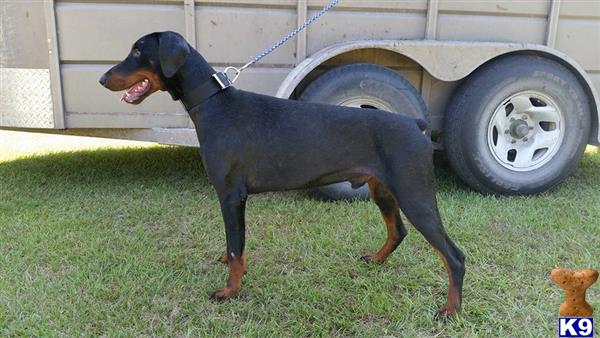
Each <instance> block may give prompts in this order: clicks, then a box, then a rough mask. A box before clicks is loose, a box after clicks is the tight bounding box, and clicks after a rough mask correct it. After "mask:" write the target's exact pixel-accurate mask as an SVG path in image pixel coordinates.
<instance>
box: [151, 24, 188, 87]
mask: <svg viewBox="0 0 600 338" xmlns="http://www.w3.org/2000/svg"><path fill="white" fill-rule="evenodd" d="M189 54H190V47H189V46H188V44H187V42H186V41H185V39H184V38H183V36H181V35H179V34H178V33H175V32H162V33H160V34H159V35H158V59H159V61H160V68H161V69H162V73H163V75H164V76H165V77H166V78H170V77H173V75H175V73H177V71H178V70H179V68H181V66H183V64H184V63H185V60H186V59H187V56H188V55H189Z"/></svg>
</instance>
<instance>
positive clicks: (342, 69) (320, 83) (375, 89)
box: [299, 63, 427, 200]
mask: <svg viewBox="0 0 600 338" xmlns="http://www.w3.org/2000/svg"><path fill="white" fill-rule="evenodd" d="M299 100H301V101H310V102H318V103H326V104H334V105H344V106H352V107H361V108H370V109H382V110H387V111H391V112H396V113H398V114H403V115H406V116H410V117H414V118H421V119H424V120H427V108H426V107H425V102H424V101H423V98H422V97H421V95H420V94H419V92H418V91H417V90H416V89H415V87H413V86H412V85H411V84H410V82H408V80H406V79H405V78H404V77H403V76H402V75H400V74H398V73H397V72H395V71H393V70H391V69H389V68H386V67H382V66H378V65H373V64H367V63H355V64H348V65H343V66H339V67H336V68H333V69H332V70H329V71H327V72H326V73H324V74H322V75H321V76H319V77H317V78H316V79H315V80H314V81H312V82H311V83H310V84H309V85H308V86H307V87H306V89H305V90H304V91H303V92H302V94H301V95H300V97H299ZM311 192H312V193H313V195H314V196H316V197H319V198H322V199H326V200H350V199H369V188H368V187H367V186H366V185H365V186H363V187H360V188H358V189H352V186H351V185H350V183H348V182H341V183H336V184H330V185H327V186H323V187H320V188H317V189H314V190H312V191H311Z"/></svg>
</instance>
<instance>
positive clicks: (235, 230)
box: [211, 187, 247, 300]
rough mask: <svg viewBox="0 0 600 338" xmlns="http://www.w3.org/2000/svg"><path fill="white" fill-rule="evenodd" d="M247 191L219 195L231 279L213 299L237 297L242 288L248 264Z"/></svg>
mask: <svg viewBox="0 0 600 338" xmlns="http://www.w3.org/2000/svg"><path fill="white" fill-rule="evenodd" d="M246 197H247V193H246V189H245V188H243V187H235V188H229V189H226V190H225V191H224V192H220V193H219V202H220V203H221V212H222V213H223V220H224V221H225V233H226V236H227V250H226V255H227V263H228V267H229V278H228V280H227V284H226V285H225V287H224V288H222V289H219V290H217V291H216V292H215V293H213V295H212V296H211V298H213V299H216V300H226V299H229V298H232V297H235V296H237V294H238V293H239V292H240V289H241V287H242V276H243V275H244V273H245V271H246V262H245V259H244V258H243V255H244V246H245V240H246V233H245V232H246V224H245V220H244V211H245V207H246Z"/></svg>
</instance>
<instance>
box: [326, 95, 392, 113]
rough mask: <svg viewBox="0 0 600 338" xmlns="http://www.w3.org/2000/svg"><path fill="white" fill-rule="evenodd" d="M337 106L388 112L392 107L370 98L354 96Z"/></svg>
mask: <svg viewBox="0 0 600 338" xmlns="http://www.w3.org/2000/svg"><path fill="white" fill-rule="evenodd" d="M337 105H338V106H346V107H354V108H370V109H380V110H385V111H390V112H391V111H392V107H390V105H389V104H388V103H387V102H385V101H383V100H381V99H378V98H376V97H372V96H355V97H352V98H348V99H346V100H343V101H341V102H339V103H338V104H337Z"/></svg>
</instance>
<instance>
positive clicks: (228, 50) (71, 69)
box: [0, 0, 600, 198]
mask: <svg viewBox="0 0 600 338" xmlns="http://www.w3.org/2000/svg"><path fill="white" fill-rule="evenodd" d="M326 3H327V1H322V0H308V1H307V0H254V1H252V0H204V1H193V0H185V1H181V0H179V1H177V0H160V1H151V0H139V1H137V0H130V1H112V0H104V1H88V0H86V1H74V0H68V1H52V0H44V1H35V2H34V1H4V2H2V4H0V14H1V17H2V20H1V21H0V89H1V91H0V128H4V129H14V130H27V131H40V132H49V133H58V134H68V135H85V136H96V137H107V138H120V139H129V140H141V141H152V142H158V143H163V144H176V145H186V146H199V145H198V143H197V140H196V138H195V133H194V131H193V125H192V122H191V120H190V119H189V117H188V116H187V113H186V112H185V111H184V109H183V108H182V106H181V105H180V104H179V103H178V102H174V101H172V99H171V97H170V96H169V95H168V94H157V95H153V96H152V97H150V98H149V99H147V100H145V101H144V103H143V104H141V105H139V106H131V105H126V104H123V103H121V102H119V100H118V98H119V94H117V93H111V92H108V91H106V90H105V89H104V88H102V87H101V86H100V85H99V84H98V78H99V76H100V75H101V74H102V73H103V72H105V71H106V70H107V69H108V68H110V67H111V66H112V65H114V64H115V63H117V62H118V61H119V60H121V59H123V58H124V57H125V56H126V55H127V54H128V52H129V49H130V46H131V43H132V42H133V41H135V40H136V39H138V38H139V37H140V36H142V35H145V34H147V33H148V32H153V31H164V30H171V31H176V32H179V33H180V34H182V35H183V36H184V37H185V38H186V39H187V40H188V42H189V43H190V44H191V45H192V46H195V47H196V49H198V51H200V53H201V54H202V55H203V56H204V57H205V58H206V59H207V60H208V61H209V62H210V63H211V64H212V65H213V66H214V67H215V68H216V69H217V70H222V69H223V68H225V67H227V66H230V65H232V66H238V67H239V66H241V65H243V64H245V63H246V62H247V61H248V60H250V58H251V57H253V56H254V55H256V54H257V53H259V52H260V51H262V50H263V49H264V48H266V47H269V46H270V45H271V44H272V43H273V42H275V41H277V40H279V39H280V38H281V37H282V36H284V35H286V34H287V33H288V32H289V31H291V30H293V29H294V28H295V27H296V26H297V25H298V24H300V23H302V22H304V20H306V18H307V17H310V16H311V15H312V14H313V13H314V12H316V11H318V10H320V9H321V7H323V6H324V5H325V4H326ZM598 86H600V2H598V1H587V0H581V1H579V0H551V1H543V0H532V1H506V0H505V1H468V0H467V1H457V0H428V1H427V0H411V1H373V0H369V1H366V0H365V1H354V0H341V1H340V3H339V4H338V5H337V6H336V7H335V8H334V9H333V10H331V11H330V12H328V13H327V14H326V15H325V16H323V17H322V18H321V19H319V20H318V21H316V22H315V23H314V24H312V25H311V26H310V27H309V28H308V29H307V30H305V31H302V32H301V33H299V34H298V35H297V36H296V37H295V38H293V39H291V40H290V41H289V42H288V43H286V44H284V45H283V46H281V47H280V48H278V49H277V50H275V51H274V52H273V53H272V54H270V55H269V56H267V57H266V58H265V59H263V60H262V61H261V62H260V63H258V64H256V65H255V66H253V67H252V68H250V69H248V70H246V71H245V72H244V73H243V75H242V76H241V77H240V78H239V80H238V81H237V82H236V87H238V88H241V89H245V90H250V91H254V92H259V93H264V94H268V95H276V96H278V97H281V98H290V99H299V100H309V101H318V102H325V103H331V104H343V105H350V106H358V107H363V108H372V109H384V110H389V111H393V112H397V113H401V114H407V115H411V116H415V117H422V118H426V119H427V120H429V121H430V126H431V130H432V132H431V137H432V138H433V139H434V141H435V143H436V145H437V147H438V148H443V149H445V151H446V153H447V155H448V158H449V160H450V162H451V164H452V166H453V168H454V169H455V171H456V172H457V174H458V175H459V176H460V177H461V178H462V179H463V180H464V181H465V182H466V183H467V184H469V185H470V186H472V187H473V188H475V189H477V190H479V191H482V192H485V193H494V194H530V193H537V192H540V191H544V190H547V189H549V188H551V187H553V186H555V185H556V184H558V183H560V182H561V181H563V180H564V179H565V178H566V177H567V176H568V175H569V173H571V172H572V170H573V169H574V168H575V167H576V164H577V162H578V160H579V158H580V157H581V156H582V154H583V151H584V148H585V146H586V145H587V144H592V145H600V134H599V128H598V121H599V110H598V104H599V98H598V92H597V88H598ZM321 192H322V193H324V194H325V195H326V196H328V197H330V198H337V197H348V196H357V194H358V195H361V194H362V195H366V191H365V190H360V189H359V190H358V192H356V191H353V190H351V189H350V188H349V185H347V184H338V185H335V186H332V187H327V188H324V189H322V190H321Z"/></svg>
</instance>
